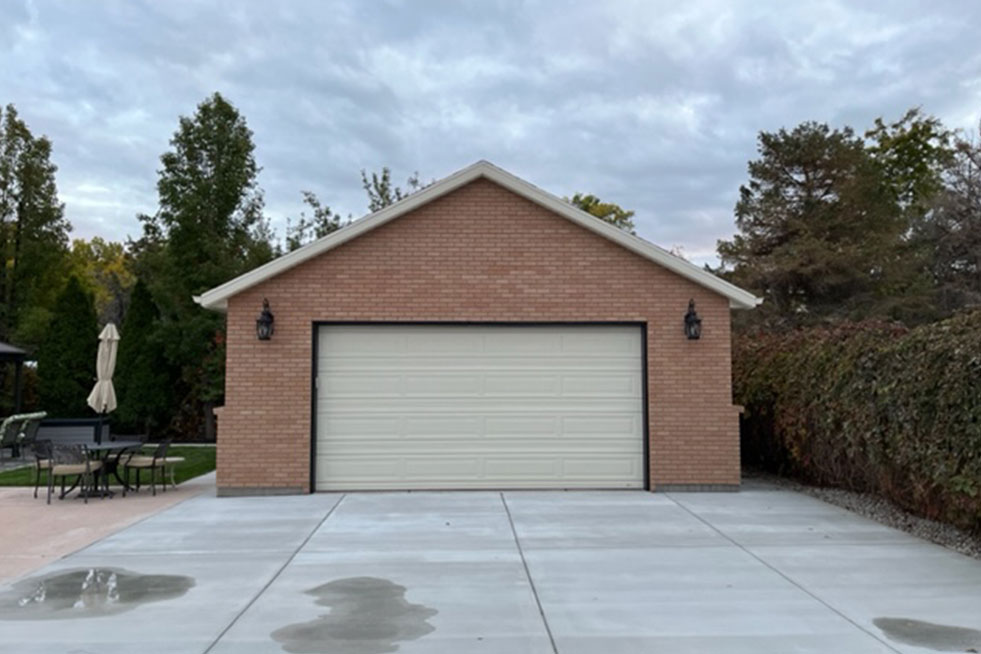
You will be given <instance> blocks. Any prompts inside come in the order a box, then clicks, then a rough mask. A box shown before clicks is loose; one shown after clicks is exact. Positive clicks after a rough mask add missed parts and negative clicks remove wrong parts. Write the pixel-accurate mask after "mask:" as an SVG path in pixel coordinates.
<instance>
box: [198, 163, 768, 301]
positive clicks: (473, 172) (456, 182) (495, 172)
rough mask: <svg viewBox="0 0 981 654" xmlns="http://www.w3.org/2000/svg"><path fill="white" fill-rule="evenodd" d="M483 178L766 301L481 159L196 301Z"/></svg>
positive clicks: (740, 294) (685, 273) (719, 285)
mask: <svg viewBox="0 0 981 654" xmlns="http://www.w3.org/2000/svg"><path fill="white" fill-rule="evenodd" d="M481 177H484V178H487V179H489V180H490V181H492V182H495V183H497V184H499V185H501V186H503V187H504V188H506V189H508V190H510V191H511V192H513V193H516V194H517V195H519V196H521V197H524V198H526V199H528V200H530V201H531V202H534V203H535V204H537V205H539V206H541V207H544V208H545V209H548V210H549V211H552V212H553V213H557V214H559V215H560V216H563V217H565V218H568V219H569V220H571V221H573V222H574V223H576V224H578V225H580V226H581V227H584V228H585V229H588V230H590V231H592V232H594V233H596V234H598V235H600V236H603V237H604V238H607V239H609V240H611V241H613V242H614V243H616V244H618V245H620V246H622V247H624V248H626V249H628V250H631V251H632V252H635V253H636V254H639V255H640V256H642V257H645V258H647V259H649V260H651V261H653V262H655V263H657V264H658V265H660V266H662V267H664V268H667V269H668V270H671V271H672V272H674V273H677V274H678V275H680V276H682V277H685V278H687V279H690V280H691V281H693V282H695V283H697V284H699V285H701V286H704V287H706V288H708V289H710V290H712V291H715V292H716V293H718V294H720V295H722V296H725V297H727V298H729V306H731V307H732V308H736V309H751V308H753V307H755V306H757V305H759V304H760V303H761V302H762V299H760V298H757V297H755V296H754V295H753V294H752V293H749V292H747V291H745V290H743V289H741V288H739V287H738V286H735V285H733V284H730V283H729V282H727V281H725V280H723V279H720V278H719V277H716V276H715V275H713V274H712V273H710V272H707V271H706V270H703V269H702V268H700V267H698V266H696V265H695V264H693V263H690V262H688V261H685V260H684V259H682V258H681V257H677V256H675V255H673V254H671V253H670V252H668V251H667V250H665V249H663V248H660V247H658V246H656V245H654V244H653V243H649V242H648V241H645V240H644V239H642V238H640V237H638V236H635V235H633V234H628V233H627V232H625V231H623V230H622V229H619V228H617V227H614V226H613V225H610V224H609V223H606V222H604V221H602V220H600V219H599V218H596V217H595V216H592V215H590V214H588V213H586V212H585V211H582V210H580V209H579V208H577V207H575V206H574V205H572V204H570V203H569V202H566V201H565V200H562V199H560V198H558V197H556V196H554V195H552V194H551V193H548V192H546V191H543V190H542V189H540V188H538V187H537V186H534V185H533V184H529V183H528V182H526V181H524V180H523V179H520V178H518V177H515V176H514V175H512V174H511V173H509V172H507V171H505V170H503V169H501V168H498V167H497V166H495V165H493V164H491V163H489V162H487V161H478V162H477V163H475V164H473V165H470V166H468V167H466V168H464V169H462V170H459V171H457V172H455V173H453V174H452V175H450V176H449V177H445V178H443V179H441V180H440V181H438V182H436V183H435V184H432V185H431V186H428V187H426V188H425V189H423V190H421V191H418V192H417V193H413V194H412V195H410V196H408V197H407V198H405V199H403V200H401V201H399V202H396V203H395V204H392V205H390V206H388V207H385V208H384V209H382V210H380V211H376V212H375V213H373V214H370V215H368V216H365V217H364V218H361V219H359V220H356V221H354V222H352V223H351V224H350V225H347V226H346V227H342V228H341V229H339V230H337V231H336V232H333V233H332V234H328V235H327V236H324V237H323V238H320V239H317V240H316V241H313V242H312V243H308V244H307V245H304V246H303V247H301V248H298V249H296V250H294V251H293V252H290V253H288V254H284V255H283V256H281V257H279V258H278V259H274V260H273V261H270V262H269V263H267V264H265V265H262V266H259V267H258V268H255V269H253V270H250V271H249V272H247V273H245V274H243V275H239V276H238V277H236V278H235V279H232V280H231V281H228V282H226V283H224V284H222V285H221V286H216V287H215V288H213V289H211V290H209V291H206V292H205V293H202V294H201V295H199V296H195V297H194V301H195V302H197V303H198V304H200V305H201V306H202V307H204V308H206V309H213V310H215V311H225V310H226V309H227V308H228V298H230V297H231V296H233V295H236V294H238V293H241V292H242V291H244V290H246V289H248V288H251V287H252V286H255V285H256V284H259V283H261V282H263V281H265V280H267V279H269V278H271V277H274V276H276V275H278V274H280V273H282V272H285V271H287V270H289V269H290V268H292V267H294V266H297V265H299V264H301V263H303V262H304V261H307V260H309V259H312V258H313V257H316V256H317V255H320V254H323V253H324V252H327V251H328V250H331V249H333V248H335V247H337V246H339V245H342V244H343V243H346V242H348V241H350V240H351V239H354V238H357V237H358V236H361V235H362V234H364V233H366V232H369V231H371V230H372V229H375V228H376V227H380V226H381V225H384V224H385V223H387V222H388V221H390V220H393V219H395V218H397V217H399V216H401V215H403V214H406V213H409V212H410V211H412V210H414V209H417V208H418V207H421V206H422V205H424V204H427V203H429V202H432V201H433V200H435V199H437V198H439V197H442V196H444V195H446V194H448V193H450V192H452V191H455V190H456V189H458V188H460V187H461V186H464V185H466V184H469V183H470V182H472V181H474V180H477V179H479V178H481Z"/></svg>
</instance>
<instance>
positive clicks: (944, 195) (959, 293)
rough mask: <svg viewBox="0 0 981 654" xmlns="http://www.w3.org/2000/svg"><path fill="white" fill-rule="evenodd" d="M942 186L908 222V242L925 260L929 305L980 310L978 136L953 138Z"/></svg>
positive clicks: (980, 167)
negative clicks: (923, 211) (920, 213)
mask: <svg viewBox="0 0 981 654" xmlns="http://www.w3.org/2000/svg"><path fill="white" fill-rule="evenodd" d="M944 182H945V183H944V187H943V189H942V190H941V191H940V192H939V193H938V194H937V195H936V196H935V197H934V200H933V202H932V204H931V207H930V208H931V210H930V211H929V212H927V213H926V214H925V215H924V216H923V217H922V219H920V220H918V221H917V222H916V223H914V237H913V241H914V243H915V244H916V245H917V247H918V249H919V252H920V253H921V254H922V256H923V258H924V259H925V260H926V262H927V263H926V266H927V267H928V269H929V273H930V275H931V278H932V280H933V283H934V287H935V292H936V299H935V304H936V306H937V307H938V309H939V311H940V312H942V313H947V312H950V311H953V310H955V309H957V308H960V307H964V306H981V134H979V135H978V136H977V137H976V138H975V139H974V140H970V139H968V138H958V139H956V141H955V145H954V153H953V156H952V157H951V158H950V160H949V161H948V163H947V166H946V168H945V170H944Z"/></svg>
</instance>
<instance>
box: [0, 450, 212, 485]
mask: <svg viewBox="0 0 981 654" xmlns="http://www.w3.org/2000/svg"><path fill="white" fill-rule="evenodd" d="M152 452H153V446H152V445H148V446H145V447H144V452H143V453H144V454H152ZM167 456H182V457H184V462H183V463H178V464H177V465H176V466H175V467H174V478H175V479H176V480H177V483H178V484H179V483H181V482H184V481H187V480H188V479H193V478H194V477H197V476H200V475H203V474H207V473H209V472H211V471H212V470H214V469H215V447H214V446H213V445H195V446H188V445H174V446H172V447H170V448H168V450H167ZM142 474H143V477H144V479H146V478H148V475H149V473H147V472H143V473H142ZM130 481H131V482H132V480H130ZM46 483H47V479H46V478H45V476H44V475H43V474H42V475H41V485H42V486H43V485H45V484H46ZM0 486H32V487H33V486H34V466H26V467H24V468H17V469H16V470H8V471H6V472H0Z"/></svg>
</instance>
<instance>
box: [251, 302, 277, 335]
mask: <svg viewBox="0 0 981 654" xmlns="http://www.w3.org/2000/svg"><path fill="white" fill-rule="evenodd" d="M273 320H275V318H274V317H273V315H272V311H270V310H269V300H267V299H266V298H262V313H260V314H259V317H258V318H256V319H255V335H256V336H257V337H258V339H259V340H260V341H268V340H269V339H270V338H272V335H273Z"/></svg>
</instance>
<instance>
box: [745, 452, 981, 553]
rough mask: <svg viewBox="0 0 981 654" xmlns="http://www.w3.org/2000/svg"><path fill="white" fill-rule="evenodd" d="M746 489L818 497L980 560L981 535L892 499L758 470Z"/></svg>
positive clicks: (747, 474) (750, 472)
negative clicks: (929, 517)
mask: <svg viewBox="0 0 981 654" xmlns="http://www.w3.org/2000/svg"><path fill="white" fill-rule="evenodd" d="M742 487H743V488H744V489H746V490H766V489H767V488H768V487H769V488H774V487H776V488H786V489H789V490H794V491H797V492H798V493H803V494H805V495H810V496H811V497H814V498H817V499H819V500H822V501H824V502H827V503H828V504H833V505H835V506H839V507H841V508H843V509H847V510H849V511H851V512H853V513H857V514H858V515H860V516H863V517H866V518H869V519H870V520H875V521H876V522H879V523H881V524H884V525H886V526H888V527H893V528H894V529H899V530H901V531H905V532H906V533H908V534H912V535H913V536H917V537H919V538H922V539H924V540H928V541H930V542H932V543H936V544H938V545H943V546H944V547H946V548H948V549H952V550H954V551H955V552H959V553H961V554H964V555H966V556H970V557H973V558H975V559H981V535H974V534H970V533H968V532H966V531H964V530H962V529H958V528H957V527H954V526H952V525H948V524H944V523H942V522H937V521H935V520H927V519H926V518H920V517H918V516H915V515H913V514H912V513H909V512H908V511H905V510H903V509H901V508H899V507H898V506H896V505H895V504H893V503H892V502H890V501H889V500H886V499H884V498H881V497H878V496H877V495H872V494H870V493H857V492H855V491H849V490H843V489H841V488H822V487H818V486H808V485H806V484H802V483H801V482H799V481H796V480H794V479H788V478H786V477H778V476H776V475H771V474H769V473H765V472H760V471H756V470H744V471H743V486H742Z"/></svg>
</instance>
